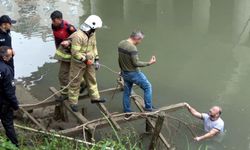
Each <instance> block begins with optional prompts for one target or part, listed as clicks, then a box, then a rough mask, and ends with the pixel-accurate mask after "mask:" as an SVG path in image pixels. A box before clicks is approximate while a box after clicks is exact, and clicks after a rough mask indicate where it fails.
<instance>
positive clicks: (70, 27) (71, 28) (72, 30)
mask: <svg viewBox="0 0 250 150" xmlns="http://www.w3.org/2000/svg"><path fill="white" fill-rule="evenodd" d="M67 30H68V33H69V34H70V35H71V34H72V33H74V32H75V31H76V28H75V27H74V26H73V25H72V24H68V29H67Z"/></svg>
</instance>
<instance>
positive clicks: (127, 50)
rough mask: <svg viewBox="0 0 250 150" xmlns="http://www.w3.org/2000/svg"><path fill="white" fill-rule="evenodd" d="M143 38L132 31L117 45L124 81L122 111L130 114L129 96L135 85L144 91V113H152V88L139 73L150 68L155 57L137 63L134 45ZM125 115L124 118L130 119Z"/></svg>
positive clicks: (139, 32) (139, 33)
mask: <svg viewBox="0 0 250 150" xmlns="http://www.w3.org/2000/svg"><path fill="white" fill-rule="evenodd" d="M143 38H144V34H143V32H141V31H134V32H132V34H131V35H130V37H129V38H128V39H127V40H123V41H121V42H120V43H119V45H118V53H119V58H118V61H119V66H120V69H121V76H122V77H123V79H124V93H123V111H124V112H125V113H126V112H131V108H130V95H131V91H132V87H133V84H137V85H138V86H140V88H142V89H143V91H144V103H145V111H152V107H153V106H152V86H151V84H150V82H149V81H148V79H147V77H146V76H145V75H144V74H143V73H142V72H141V71H140V69H139V68H140V67H146V66H150V65H152V64H154V63H156V57H155V56H152V58H151V59H150V61H149V62H142V61H139V57H138V50H137V48H136V45H138V44H140V43H141V42H142V40H143ZM130 116H131V114H127V115H126V116H125V117H126V118H128V117H130Z"/></svg>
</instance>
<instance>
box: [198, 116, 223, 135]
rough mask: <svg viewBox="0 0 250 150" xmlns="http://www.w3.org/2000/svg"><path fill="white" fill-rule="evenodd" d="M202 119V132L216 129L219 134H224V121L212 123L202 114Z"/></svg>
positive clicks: (219, 120) (218, 120)
mask: <svg viewBox="0 0 250 150" xmlns="http://www.w3.org/2000/svg"><path fill="white" fill-rule="evenodd" d="M202 118H203V122H204V130H205V131H206V132H209V131H210V130H212V129H218V130H219V131H220V132H221V133H222V132H224V121H223V120H222V119H221V118H219V119H217V120H215V121H212V120H211V119H210V117H209V115H208V114H206V113H202Z"/></svg>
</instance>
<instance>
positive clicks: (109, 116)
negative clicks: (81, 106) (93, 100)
mask: <svg viewBox="0 0 250 150" xmlns="http://www.w3.org/2000/svg"><path fill="white" fill-rule="evenodd" d="M96 105H97V106H98V107H99V109H100V110H101V111H102V112H103V113H104V114H105V115H106V116H107V117H108V119H109V121H110V122H111V123H112V125H113V126H114V128H115V129H116V130H121V127H120V126H119V124H118V123H117V122H116V121H115V120H114V119H113V118H112V115H111V114H110V113H109V111H108V110H107V108H106V107H105V105H104V104H102V103H97V104H96Z"/></svg>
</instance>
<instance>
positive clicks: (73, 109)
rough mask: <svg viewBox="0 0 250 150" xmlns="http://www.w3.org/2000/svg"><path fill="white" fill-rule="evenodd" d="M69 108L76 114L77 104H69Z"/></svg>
mask: <svg viewBox="0 0 250 150" xmlns="http://www.w3.org/2000/svg"><path fill="white" fill-rule="evenodd" d="M69 106H70V108H71V110H72V111H73V112H78V105H77V104H70V105H69Z"/></svg>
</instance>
